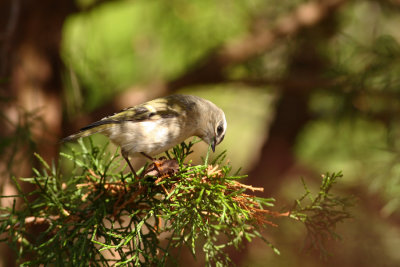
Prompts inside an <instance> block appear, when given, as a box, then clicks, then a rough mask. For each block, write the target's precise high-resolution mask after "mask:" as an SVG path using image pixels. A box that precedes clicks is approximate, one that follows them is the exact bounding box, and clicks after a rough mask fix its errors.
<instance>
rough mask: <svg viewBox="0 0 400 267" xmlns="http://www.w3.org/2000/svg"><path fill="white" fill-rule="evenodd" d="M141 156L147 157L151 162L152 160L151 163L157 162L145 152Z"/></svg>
mask: <svg viewBox="0 0 400 267" xmlns="http://www.w3.org/2000/svg"><path fill="white" fill-rule="evenodd" d="M140 154H142V155H143V156H145V157H146V158H148V159H149V160H151V161H153V162H154V161H155V160H156V159H155V158H153V157H151V156H149V155H147V154H146V153H144V152H140Z"/></svg>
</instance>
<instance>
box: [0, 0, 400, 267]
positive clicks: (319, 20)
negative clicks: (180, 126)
mask: <svg viewBox="0 0 400 267" xmlns="http://www.w3.org/2000/svg"><path fill="white" fill-rule="evenodd" d="M399 25H400V2H399V1H397V0H369V1H367V0H359V1H349V0H347V1H346V0H314V1H312V0H311V1H303V0H296V1H294V0H291V1H288V0H283V1H272V0H240V1H239V0H168V1H167V0H159V1H154V0H153V1H151V0H57V1H54V0H40V1H37V0H2V1H0V88H1V90H0V104H1V106H0V121H1V127H0V153H1V154H0V157H1V158H0V190H1V194H2V195H7V194H14V193H15V192H16V191H15V189H14V188H13V185H12V183H11V181H10V177H11V176H16V177H27V176H29V175H31V168H32V167H34V166H37V165H38V163H37V162H36V161H35V159H34V157H33V152H38V153H40V154H41V155H42V156H43V157H44V158H45V159H46V160H47V161H49V162H51V161H52V160H54V161H55V162H57V157H58V156H57V155H58V152H59V151H60V149H62V148H61V147H60V143H59V140H60V139H61V138H62V137H65V136H67V135H69V134H71V133H73V132H74V131H77V130H78V129H79V128H80V127H82V126H84V125H86V124H87V123H90V122H93V121H95V120H98V119H100V118H102V117H104V116H106V115H109V114H112V113H114V112H116V111H119V110H120V109H122V108H126V107H129V106H133V105H135V104H139V103H141V102H144V101H146V100H149V99H152V98H155V97H160V96H164V95H168V94H172V93H187V94H193V95H199V96H202V97H205V98H207V99H210V100H211V101H213V102H214V103H216V104H217V105H218V106H220V107H221V108H223V109H224V111H225V113H226V115H227V120H228V132H227V135H226V138H225V140H224V142H223V143H222V144H221V145H220V146H219V148H218V151H223V150H225V149H226V150H227V155H228V159H229V161H230V163H231V164H232V166H234V168H235V169H237V168H239V167H242V171H241V173H242V174H248V175H249V176H248V178H247V179H246V181H245V182H246V183H248V184H252V185H254V186H262V187H264V188H265V191H264V193H263V194H262V196H264V197H274V198H275V199H276V200H277V201H276V207H277V209H284V207H290V206H291V205H292V204H293V201H294V199H296V198H298V197H299V196H301V195H302V193H303V192H304V189H303V186H302V183H301V180H300V177H303V178H304V180H305V181H306V183H307V184H308V185H309V186H310V188H311V189H315V188H317V187H318V185H319V183H320V181H321V177H320V174H321V173H325V172H327V171H329V172H337V171H343V174H344V177H343V179H341V180H340V183H339V184H337V186H336V188H335V193H337V194H339V195H343V196H354V198H355V199H356V206H355V207H354V208H352V210H351V212H352V215H353V219H352V220H349V221H347V222H345V223H343V224H340V225H339V226H338V228H337V229H336V230H337V232H338V233H339V234H340V235H341V237H342V239H341V240H340V241H335V242H334V240H332V242H329V243H328V248H329V252H330V253H331V254H332V256H331V257H328V258H327V259H325V260H323V259H321V258H320V254H319V253H318V252H313V251H311V252H307V253H306V252H305V251H304V250H302V246H303V245H302V244H303V241H304V238H305V236H306V231H305V229H304V226H303V225H302V224H300V223H299V224H296V223H294V222H293V221H290V222H287V221H285V220H283V219H282V220H280V219H278V220H277V223H278V224H279V227H277V228H272V227H269V228H267V230H266V232H265V235H266V237H268V238H269V240H270V241H272V243H273V244H274V245H275V246H276V247H278V248H279V249H280V251H281V255H280V256H278V255H276V254H274V253H273V252H272V250H271V249H270V248H269V247H268V246H266V245H265V244H263V243H262V242H259V241H255V242H252V243H248V244H245V245H244V247H243V249H242V250H241V251H239V252H234V253H232V257H233V259H234V261H235V263H236V264H237V265H239V266H343V267H345V266H400V253H399V251H400V250H399V249H400V211H399V207H400V161H399V160H400V141H399V140H400V126H399V122H400V116H399V115H400V45H399V41H400V27H399ZM95 138H96V140H98V141H99V142H104V141H105V139H104V138H102V137H101V136H99V137H97V136H96V137H95ZM206 149H207V147H206V146H205V145H203V144H197V145H196V147H195V150H196V152H197V153H198V154H197V155H194V156H193V159H194V160H196V158H197V159H199V158H200V156H201V155H203V154H204V151H205V150H206ZM136 164H138V165H140V164H141V163H140V162H136ZM25 190H29V188H25ZM1 201H2V203H1V205H2V206H5V205H10V203H9V202H7V200H6V199H2V200H1ZM0 253H1V255H2V256H0V258H1V260H2V262H1V263H0V265H1V266H12V265H13V260H12V256H11V254H10V252H9V251H8V250H7V248H6V247H5V246H4V244H2V246H0ZM181 262H182V265H183V266H185V265H186V264H192V266H202V262H201V261H198V262H193V260H192V259H191V256H190V255H189V256H187V257H185V255H183V256H182V259H181Z"/></svg>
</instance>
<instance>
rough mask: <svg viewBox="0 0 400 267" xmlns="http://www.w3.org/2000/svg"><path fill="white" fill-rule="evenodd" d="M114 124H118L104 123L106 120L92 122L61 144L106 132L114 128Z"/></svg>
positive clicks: (112, 122)
mask: <svg viewBox="0 0 400 267" xmlns="http://www.w3.org/2000/svg"><path fill="white" fill-rule="evenodd" d="M116 124H118V122H115V121H106V120H100V121H97V122H94V123H92V124H89V125H88V126H86V127H84V128H82V129H80V131H79V132H77V133H75V134H71V135H70V136H67V137H65V138H64V139H62V140H61V143H64V142H70V141H74V140H76V139H79V138H81V137H87V136H89V135H92V134H95V133H101V132H104V131H105V130H108V129H110V128H111V127H114V126H115V125H116Z"/></svg>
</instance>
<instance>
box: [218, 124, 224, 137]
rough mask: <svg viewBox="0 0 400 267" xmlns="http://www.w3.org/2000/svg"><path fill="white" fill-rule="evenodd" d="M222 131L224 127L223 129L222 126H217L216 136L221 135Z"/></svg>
mask: <svg viewBox="0 0 400 267" xmlns="http://www.w3.org/2000/svg"><path fill="white" fill-rule="evenodd" d="M223 131H224V127H223V126H222V125H219V126H218V127H217V134H218V136H219V135H221V134H222V132H223Z"/></svg>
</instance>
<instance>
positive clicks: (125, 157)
mask: <svg viewBox="0 0 400 267" xmlns="http://www.w3.org/2000/svg"><path fill="white" fill-rule="evenodd" d="M122 157H124V159H125V160H126V162H127V163H128V166H129V168H130V169H131V172H132V173H133V176H134V177H135V178H136V179H138V180H140V178H139V176H138V175H137V174H136V172H135V169H134V168H133V167H132V164H131V162H130V161H129V159H128V157H127V156H125V155H122Z"/></svg>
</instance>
